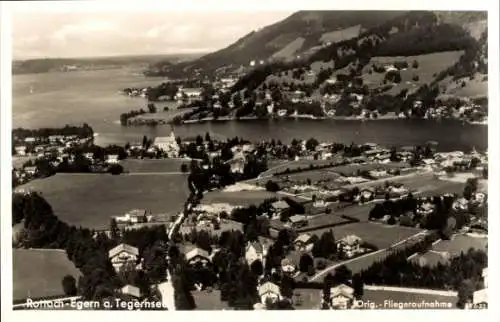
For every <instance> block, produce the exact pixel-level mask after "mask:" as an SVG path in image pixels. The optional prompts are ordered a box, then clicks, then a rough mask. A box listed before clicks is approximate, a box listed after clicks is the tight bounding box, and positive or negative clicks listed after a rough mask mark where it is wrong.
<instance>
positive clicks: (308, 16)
mask: <svg viewBox="0 0 500 322" xmlns="http://www.w3.org/2000/svg"><path fill="white" fill-rule="evenodd" d="M405 17H406V21H408V20H410V21H411V20H412V17H416V18H415V19H414V20H415V21H419V20H422V21H423V24H428V21H432V23H433V24H447V25H460V26H463V25H465V24H467V23H469V24H470V23H474V22H475V21H478V20H482V19H483V20H484V19H486V18H487V15H486V13H485V12H474V11H466V12H465V11H464V12H462V11H461V12H448V11H436V12H431V11H298V12H296V13H293V14H292V15H290V16H289V17H287V18H285V19H283V20H280V21H278V22H276V23H274V24H272V25H268V26H266V27H263V28H261V29H259V30H258V31H251V32H250V33H248V34H246V35H244V36H243V37H241V38H240V39H238V40H237V41H236V42H234V43H233V44H231V45H229V46H227V47H225V48H222V49H220V50H218V51H215V52H212V53H209V54H207V55H204V56H202V57H200V58H199V59H195V60H192V61H189V62H182V63H179V64H174V65H162V64H161V63H160V64H156V65H155V66H150V68H149V69H148V71H146V75H162V76H172V77H177V78H182V77H185V75H186V74H187V75H190V76H194V75H199V74H200V73H202V74H205V75H210V76H212V75H213V74H214V73H215V74H216V73H217V72H218V71H220V70H222V71H224V72H227V70H234V69H236V68H238V67H242V68H243V69H249V68H250V69H251V67H252V66H250V65H251V62H252V61H253V62H254V63H255V65H260V63H262V64H265V63H273V62H276V61H278V60H283V61H291V60H295V59H298V58H303V57H304V56H310V55H314V54H315V53H316V52H318V51H321V50H322V49H324V48H325V47H327V46H328V45H330V44H331V43H336V42H337V43H338V42H342V41H345V40H348V39H352V38H356V37H359V36H360V35H362V34H363V33H366V32H367V31H369V30H371V29H373V28H376V27H378V26H381V25H384V24H387V23H389V22H390V21H405ZM404 28H405V27H404V24H402V26H400V29H403V31H404ZM400 31H401V30H398V33H399V32H400ZM356 33H357V34H356ZM328 37H330V40H331V41H327V40H328ZM287 46H288V47H287ZM277 53H279V55H278V54H277ZM275 54H277V55H275Z"/></svg>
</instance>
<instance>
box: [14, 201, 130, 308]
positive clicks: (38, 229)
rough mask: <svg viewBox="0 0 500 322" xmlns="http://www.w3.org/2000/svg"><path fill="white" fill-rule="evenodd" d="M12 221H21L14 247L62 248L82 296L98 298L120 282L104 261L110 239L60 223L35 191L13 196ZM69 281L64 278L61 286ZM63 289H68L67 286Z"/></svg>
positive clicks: (108, 264)
mask: <svg viewBox="0 0 500 322" xmlns="http://www.w3.org/2000/svg"><path fill="white" fill-rule="evenodd" d="M12 203H13V209H12V222H13V224H17V223H20V222H23V229H22V230H21V233H20V235H19V236H16V240H15V246H16V247H24V248H58V249H65V250H66V253H67V255H68V258H69V259H70V260H71V261H73V262H74V264H75V266H76V267H78V268H79V269H80V270H81V271H82V277H81V278H80V280H79V281H78V293H79V294H81V295H82V296H83V297H84V298H85V299H93V300H102V299H104V298H106V297H108V296H111V295H112V293H113V292H114V290H115V289H116V288H117V287H118V286H119V285H120V282H119V280H118V278H117V276H116V274H115V272H114V270H113V267H112V266H111V263H110V262H109V261H108V254H107V250H108V249H109V248H108V247H109V246H110V243H109V242H110V241H109V240H108V239H106V238H105V236H104V235H103V234H100V235H98V237H97V238H96V239H94V238H93V237H94V236H93V232H91V231H90V230H88V229H84V228H76V227H74V226H69V225H67V224H66V223H64V222H61V221H60V220H59V219H58V218H57V217H56V216H55V215H54V213H53V211H52V207H51V206H50V204H49V203H48V202H47V201H46V200H45V199H44V198H43V197H41V196H40V195H39V194H37V193H29V194H14V195H13V201H12ZM67 284H70V283H69V282H68V279H67V278H66V281H65V285H67ZM67 288H69V287H68V286H67Z"/></svg>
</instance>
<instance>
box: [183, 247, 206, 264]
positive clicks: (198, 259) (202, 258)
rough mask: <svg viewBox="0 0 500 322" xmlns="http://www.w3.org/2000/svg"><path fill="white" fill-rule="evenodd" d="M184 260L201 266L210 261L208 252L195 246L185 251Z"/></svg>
mask: <svg viewBox="0 0 500 322" xmlns="http://www.w3.org/2000/svg"><path fill="white" fill-rule="evenodd" d="M186 261H187V263H188V265H196V264H198V263H199V264H201V265H202V266H206V265H208V263H210V262H211V261H210V254H209V253H208V252H207V251H206V250H204V249H201V248H198V247H195V248H193V249H191V250H190V251H189V252H187V253H186Z"/></svg>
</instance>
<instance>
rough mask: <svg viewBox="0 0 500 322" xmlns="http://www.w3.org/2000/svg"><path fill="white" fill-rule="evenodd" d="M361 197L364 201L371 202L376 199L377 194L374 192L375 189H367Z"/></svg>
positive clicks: (362, 191) (363, 190) (362, 192)
mask: <svg viewBox="0 0 500 322" xmlns="http://www.w3.org/2000/svg"><path fill="white" fill-rule="evenodd" d="M359 195H360V198H363V199H364V200H371V199H373V198H374V196H375V192H374V191H373V189H369V188H365V189H362V190H361V191H360V192H359Z"/></svg>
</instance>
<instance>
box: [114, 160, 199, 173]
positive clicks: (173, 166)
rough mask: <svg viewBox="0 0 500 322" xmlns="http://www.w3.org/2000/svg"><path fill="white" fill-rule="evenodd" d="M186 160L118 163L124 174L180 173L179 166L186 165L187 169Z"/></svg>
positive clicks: (126, 161) (187, 161)
mask: <svg viewBox="0 0 500 322" xmlns="http://www.w3.org/2000/svg"><path fill="white" fill-rule="evenodd" d="M190 162H191V161H190V160H188V159H125V160H122V161H120V164H121V165H122V166H123V168H124V170H125V172H131V173H134V172H139V173H142V172H180V171H181V165H182V164H186V165H187V166H188V169H189V164H190Z"/></svg>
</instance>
